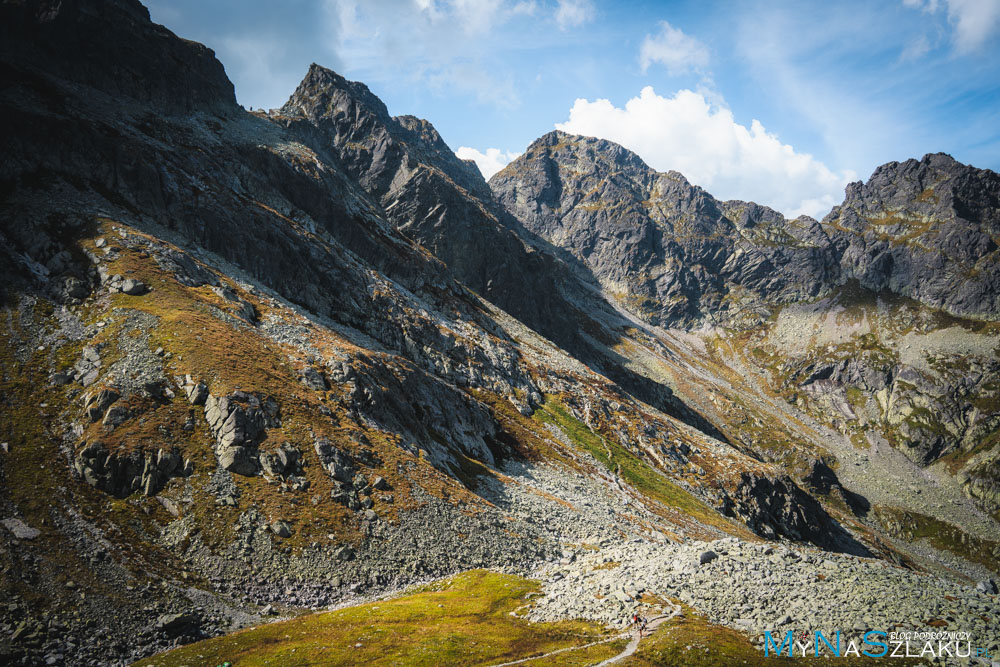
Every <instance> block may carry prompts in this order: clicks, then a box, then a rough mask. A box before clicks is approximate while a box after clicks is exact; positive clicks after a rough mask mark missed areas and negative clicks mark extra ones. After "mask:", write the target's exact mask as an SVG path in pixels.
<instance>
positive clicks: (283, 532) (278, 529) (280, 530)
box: [269, 519, 292, 538]
mask: <svg viewBox="0 0 1000 667" xmlns="http://www.w3.org/2000/svg"><path fill="white" fill-rule="evenodd" d="M269 528H270V529H271V532H272V533H274V534H275V535H277V536H278V537H281V538H288V537H291V536H292V525H291V524H290V523H288V522H287V521H285V520H283V519H279V520H277V521H274V522H272V523H271V525H270V526H269Z"/></svg>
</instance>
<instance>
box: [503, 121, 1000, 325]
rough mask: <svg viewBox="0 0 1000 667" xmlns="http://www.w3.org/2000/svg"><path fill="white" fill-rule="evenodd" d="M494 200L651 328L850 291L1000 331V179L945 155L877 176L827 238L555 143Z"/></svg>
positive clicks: (583, 144) (542, 147)
mask: <svg viewBox="0 0 1000 667" xmlns="http://www.w3.org/2000/svg"><path fill="white" fill-rule="evenodd" d="M490 187H491V188H492V189H493V191H494V193H495V194H496V196H497V198H498V199H499V201H500V202H501V203H502V204H503V205H504V206H505V207H506V208H507V209H508V210H509V211H510V212H511V213H512V214H513V215H514V216H515V217H516V218H517V219H518V220H519V221H520V222H521V223H523V224H524V225H525V227H527V228H528V229H530V230H532V231H534V232H536V233H538V234H539V235H541V236H542V237H544V238H545V239H547V240H548V241H550V242H552V243H553V244H555V245H556V246H559V247H561V248H565V249H567V250H569V251H570V252H572V253H573V254H574V255H576V256H578V257H581V258H582V259H583V260H584V261H585V262H586V263H587V266H588V267H590V268H591V269H592V270H593V271H594V273H595V274H596V275H597V276H598V277H599V278H600V279H601V282H602V284H604V286H605V287H606V288H607V289H608V290H609V291H611V292H616V293H619V294H622V296H621V298H620V300H621V301H622V303H623V305H625V306H626V307H628V308H629V309H630V310H632V311H633V312H635V313H636V314H638V315H640V316H642V317H644V318H645V319H647V320H648V321H650V322H653V323H657V324H681V325H684V324H693V323H694V322H695V321H698V320H701V319H705V318H708V319H713V318H716V319H718V318H720V317H721V318H722V319H728V318H729V317H733V316H737V315H739V314H740V313H741V312H743V311H746V310H750V311H753V310H755V309H757V310H763V311H765V312H766V309H767V307H768V306H769V305H770V304H777V303H788V302H793V301H799V300H802V299H806V298H810V297H814V296H817V295H819V294H822V293H824V292H826V291H827V290H829V289H830V288H831V287H833V286H834V285H837V284H840V283H842V282H844V281H845V280H848V279H851V278H856V279H857V280H859V281H860V283H861V285H862V286H864V287H866V288H869V289H872V290H875V291H878V290H889V291H891V292H893V293H895V294H899V295H903V296H907V297H910V298H913V299H916V300H918V301H920V302H922V303H924V304H926V305H929V306H931V307H934V308H940V309H942V310H945V311H947V312H949V313H952V314H955V315H963V316H968V317H974V318H980V319H990V320H995V319H997V318H998V317H1000V301H998V300H1000V277H997V276H998V275H1000V272H998V271H996V270H995V269H996V267H997V266H998V265H1000V255H998V254H997V253H998V247H997V244H996V241H995V239H996V238H997V235H998V233H1000V176H998V175H997V174H995V173H993V172H991V171H988V170H981V169H975V168H973V167H969V166H966V165H962V164H960V163H958V162H956V161H955V160H953V159H952V158H951V157H949V156H947V155H944V154H936V155H928V156H926V157H924V159H923V160H921V161H919V162H918V161H917V160H908V161H907V162H904V163H901V164H900V163H890V164H887V165H884V166H882V167H880V168H879V169H878V170H876V172H875V173H874V174H873V175H872V177H871V178H870V179H869V181H868V183H865V184H862V183H854V184H852V185H850V186H848V188H847V198H846V199H845V201H844V203H843V205H841V206H839V207H836V208H835V209H834V210H833V212H832V213H830V214H829V215H828V216H827V217H826V218H824V220H823V222H822V224H821V223H818V222H816V221H815V220H813V219H811V218H808V217H799V218H797V219H795V220H786V219H785V218H784V217H783V216H782V215H780V214H779V213H777V212H775V211H773V210H771V209H768V208H766V207H763V206H760V205H757V204H754V203H748V202H741V201H728V202H720V201H717V200H716V199H714V198H713V197H712V196H711V195H709V194H708V193H706V192H704V191H703V190H702V189H701V188H698V187H696V186H692V185H690V184H689V183H688V182H687V181H686V180H685V179H684V177H683V176H682V175H681V174H678V173H677V172H669V173H666V174H661V173H657V172H655V171H654V170H652V169H650V168H649V167H648V166H646V165H645V164H644V163H643V162H642V161H641V160H640V159H639V158H638V156H636V155H635V154H634V153H631V152H630V151H627V150H626V149H624V148H622V147H621V146H618V145H617V144H614V143H612V142H608V141H604V140H600V139H593V138H589V137H580V136H572V135H568V134H565V133H562V132H558V131H557V132H551V133H549V134H547V135H545V136H544V137H542V138H541V139H539V140H537V141H536V142H534V143H533V144H532V145H531V146H529V147H528V150H527V151H526V152H525V153H524V155H522V156H521V157H519V158H518V159H517V160H515V161H514V162H512V163H511V164H510V165H508V166H507V167H506V168H505V169H504V170H503V171H501V172H499V173H498V174H496V175H495V176H494V177H493V178H492V179H491V182H490Z"/></svg>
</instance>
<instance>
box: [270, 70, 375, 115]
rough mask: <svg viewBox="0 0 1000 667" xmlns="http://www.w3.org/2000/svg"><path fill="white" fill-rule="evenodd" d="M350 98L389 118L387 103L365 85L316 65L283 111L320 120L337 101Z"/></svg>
mask: <svg viewBox="0 0 1000 667" xmlns="http://www.w3.org/2000/svg"><path fill="white" fill-rule="evenodd" d="M345 97H346V98H348V99H349V100H351V101H353V102H355V103H356V104H358V105H360V106H362V107H365V108H367V110H368V111H369V112H371V113H374V114H376V115H378V116H381V117H383V118H388V117H389V111H388V109H386V106H385V104H384V103H383V102H382V100H380V99H379V98H378V97H377V96H376V95H375V94H374V93H372V91H371V90H369V89H368V86H366V85H365V84H363V83H360V82H358V81H348V80H347V79H346V78H344V77H343V76H341V75H340V74H338V73H337V72H335V71H333V70H332V69H329V68H328V67H323V66H322V65H318V64H316V63H312V64H311V65H309V70H308V71H307V72H306V75H305V77H303V79H302V81H301V82H300V83H299V85H298V87H296V89H295V92H294V93H292V96H291V97H289V98H288V101H287V102H286V103H285V104H284V106H282V107H281V112H282V113H283V114H286V115H290V116H294V115H298V114H300V113H301V114H304V115H306V116H310V117H318V116H322V115H323V114H325V113H327V112H329V110H330V108H331V107H332V106H333V104H332V103H333V102H334V98H341V100H340V101H342V98H345Z"/></svg>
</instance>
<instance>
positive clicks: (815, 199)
mask: <svg viewBox="0 0 1000 667" xmlns="http://www.w3.org/2000/svg"><path fill="white" fill-rule="evenodd" d="M147 5H148V6H149V9H150V14H151V16H152V18H153V20H154V21H156V22H157V23H162V24H163V25H165V26H167V27H168V28H170V29H171V30H173V31H174V32H175V33H177V34H178V35H180V36H181V37H185V38H188V39H194V40H196V41H199V42H202V43H204V44H206V45H208V46H209V47H211V48H212V49H214V50H215V52H216V55H217V56H218V58H219V60H221V61H222V63H223V65H224V66H225V68H226V72H227V74H228V75H229V78H230V79H231V80H232V81H233V83H234V85H235V87H236V96H237V99H238V100H239V101H240V103H242V104H243V105H244V106H246V107H254V108H260V107H263V108H274V107H278V106H281V105H282V104H283V103H284V102H285V100H286V99H287V98H288V96H289V95H290V94H291V93H292V91H293V90H294V89H295V86H296V85H297V84H298V82H299V81H300V80H301V79H302V77H303V76H304V75H305V73H306V70H307V69H308V66H309V64H310V63H312V62H316V63H318V64H320V65H323V66H325V67H329V68H330V69H333V70H335V71H337V72H339V73H340V74H342V75H344V76H345V77H347V78H348V79H352V80H355V81H363V82H364V83H366V84H367V85H368V87H369V88H370V89H371V90H372V92H374V93H375V94H376V95H378V96H379V97H380V98H381V99H382V100H383V101H384V102H385V103H386V106H387V107H388V109H389V112H390V113H392V114H395V115H400V114H412V115H415V116H419V117H421V118H426V119H427V120H429V121H430V122H431V123H432V124H433V125H434V126H435V127H436V128H437V130H438V132H439V133H440V134H441V136H442V137H443V138H444V140H445V141H446V142H447V143H448V145H449V146H450V147H451V148H452V149H453V150H455V152H456V153H457V154H458V155H459V156H460V157H463V158H468V159H473V160H475V161H476V163H477V165H478V166H479V168H480V171H482V172H483V174H484V176H486V177H487V178H489V177H490V176H492V175H493V173H495V172H496V171H497V170H499V169H501V168H502V167H503V166H504V165H505V164H507V163H508V162H509V161H510V160H512V159H514V158H515V157H516V156H517V155H519V154H520V153H522V152H523V151H524V150H525V148H527V146H528V145H529V144H530V143H531V142H532V141H534V140H535V139H537V138H538V137H540V136H542V135H543V134H545V133H547V132H549V131H551V130H553V129H561V130H564V131H566V132H571V133H576V134H584V135H589V136H597V137H602V138H605V139H609V140H612V141H616V142H618V143H620V144H622V145H623V146H625V147H626V148H629V149H631V150H633V151H635V152H636V153H637V154H638V155H639V156H640V157H641V158H642V159H643V160H644V161H645V162H646V163H647V164H649V165H650V166H652V167H653V168H655V169H657V170H659V171H668V170H671V169H673V170H676V171H679V172H681V173H682V174H684V175H685V176H686V177H687V178H688V180H690V181H691V182H692V183H694V184H696V185H700V186H702V187H703V188H705V189H706V190H707V191H709V192H711V193H712V194H713V195H715V196H716V197H718V198H720V199H744V200H753V201H756V202H758V203H761V204H766V205H768V206H771V207H773V208H775V209H777V210H779V211H781V212H782V213H784V214H785V215H787V216H790V217H791V216H795V215H799V214H807V215H812V216H814V217H822V216H823V215H825V214H826V213H827V212H829V210H830V208H831V207H832V206H834V205H836V204H839V203H840V202H841V201H842V200H843V193H844V186H845V185H846V184H847V183H849V182H851V181H855V180H866V179H867V178H868V176H869V175H870V174H871V173H872V171H874V169H875V168H876V167H877V166H879V165H881V164H884V163H886V162H891V161H903V160H906V159H908V158H918V159H919V158H920V157H922V156H923V155H924V154H926V153H933V152H945V153H949V154H951V155H952V156H954V157H955V158H956V159H958V160H959V161H961V162H965V163H968V164H972V165H974V166H977V167H980V168H988V169H993V170H995V171H1000V0H885V1H882V2H879V1H877V0H865V1H860V2H859V1H854V0H839V1H838V2H806V1H803V0H795V1H793V0H788V1H780V0H778V1H771V2H755V1H753V0H719V1H715V0H692V1H678V2H663V1H661V2H610V1H609V2H602V1H600V0H386V1H377V0H368V1H364V0H285V2H274V0H267V1H263V0H208V1H206V0H148V2H147Z"/></svg>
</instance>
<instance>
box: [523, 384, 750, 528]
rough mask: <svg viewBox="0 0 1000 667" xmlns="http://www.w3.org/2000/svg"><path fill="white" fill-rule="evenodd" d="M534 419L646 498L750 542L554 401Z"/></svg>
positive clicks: (655, 471)
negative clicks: (553, 428) (555, 430)
mask: <svg viewBox="0 0 1000 667" xmlns="http://www.w3.org/2000/svg"><path fill="white" fill-rule="evenodd" d="M535 416H536V418H537V419H538V420H539V421H542V422H545V423H549V424H554V425H556V426H558V427H559V428H560V429H561V430H562V431H563V433H565V434H566V435H567V436H568V437H569V438H570V439H571V440H572V441H573V443H574V444H576V445H577V446H578V447H580V448H581V449H582V450H584V451H586V452H587V453H589V454H590V455H591V456H593V457H594V458H595V459H597V460H598V461H600V462H601V464H603V465H604V466H605V467H606V468H607V469H608V470H610V471H612V472H617V473H618V474H619V475H620V476H621V478H622V479H623V480H625V481H626V482H627V483H628V484H630V485H631V486H632V487H633V488H635V489H636V490H637V491H639V492H641V493H642V494H644V495H645V496H647V497H648V498H652V499H654V500H656V501H659V502H660V503H663V504H664V505H666V506H667V507H673V508H676V509H678V510H680V511H682V512H684V513H685V514H687V515H689V516H691V517H694V518H695V519H697V520H699V521H701V522H702V523H705V524H707V525H710V526H714V527H716V528H719V529H721V530H723V531H725V532H727V533H730V534H733V535H737V536H739V537H743V538H746V539H752V538H753V535H752V534H751V533H750V532H749V531H748V530H747V529H746V528H744V527H743V526H740V525H739V524H737V523H735V522H731V521H728V520H726V519H725V518H724V517H722V516H721V515H720V514H719V513H718V512H716V511H715V510H713V509H712V508H710V507H709V506H708V505H706V504H705V503H703V502H702V501H701V500H698V499H697V498H695V497H694V496H693V495H691V494H690V493H688V492H687V491H685V490H684V489H682V488H681V487H679V486H677V485H676V484H674V483H673V482H671V481H670V480H669V479H667V478H666V476H664V475H663V474H662V473H660V472H658V471H657V470H655V469H654V468H653V467H652V466H650V465H649V464H648V463H646V462H644V461H642V460H641V459H640V458H639V457H637V456H636V455H635V454H633V453H632V452H630V451H628V450H627V449H625V448H624V447H622V446H621V445H619V444H618V443H616V442H614V441H613V440H611V439H609V438H603V437H601V436H600V435H598V434H596V433H594V432H593V431H591V430H590V429H589V428H588V427H587V425H586V424H584V423H583V422H581V421H580V420H578V419H576V418H575V417H573V416H572V415H571V414H569V412H568V411H567V410H566V408H564V407H563V406H562V405H560V404H558V403H557V402H555V401H554V400H551V399H549V400H547V401H546V403H545V405H544V406H543V407H542V409H540V410H537V411H536V412H535Z"/></svg>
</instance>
